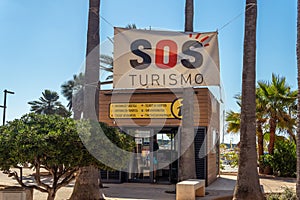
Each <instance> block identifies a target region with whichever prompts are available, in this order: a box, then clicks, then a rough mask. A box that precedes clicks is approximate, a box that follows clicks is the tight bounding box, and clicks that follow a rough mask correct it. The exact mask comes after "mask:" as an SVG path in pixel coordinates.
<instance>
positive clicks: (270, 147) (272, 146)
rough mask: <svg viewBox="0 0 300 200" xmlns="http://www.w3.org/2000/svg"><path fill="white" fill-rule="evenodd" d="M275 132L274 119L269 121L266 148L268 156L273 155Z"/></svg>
mask: <svg viewBox="0 0 300 200" xmlns="http://www.w3.org/2000/svg"><path fill="white" fill-rule="evenodd" d="M275 132H276V120H275V119H274V118H271V119H270V143H269V147H268V151H269V154H271V155H273V154H274V146H275Z"/></svg>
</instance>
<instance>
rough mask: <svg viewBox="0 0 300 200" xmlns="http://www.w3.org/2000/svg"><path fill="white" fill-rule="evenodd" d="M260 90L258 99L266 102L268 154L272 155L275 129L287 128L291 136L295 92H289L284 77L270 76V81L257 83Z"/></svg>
mask: <svg viewBox="0 0 300 200" xmlns="http://www.w3.org/2000/svg"><path fill="white" fill-rule="evenodd" d="M258 85H259V88H260V91H261V92H260V97H261V99H262V101H264V102H266V104H265V105H264V106H265V108H264V109H265V112H266V114H267V115H268V118H269V127H270V128H269V129H270V130H269V131H270V143H269V147H268V151H269V154H273V153H274V145H275V138H276V129H277V127H278V125H281V127H287V128H288V129H287V130H288V133H289V134H290V135H292V129H293V125H292V124H291V123H293V122H294V120H295V119H294V120H293V118H292V114H293V109H295V100H296V97H297V91H291V89H290V87H289V86H288V85H287V84H286V79H285V77H279V76H276V75H274V74H272V81H271V82H270V83H269V82H263V81H259V82H258Z"/></svg>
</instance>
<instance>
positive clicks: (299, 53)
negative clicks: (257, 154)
mask: <svg viewBox="0 0 300 200" xmlns="http://www.w3.org/2000/svg"><path fill="white" fill-rule="evenodd" d="M297 79H298V101H297V118H298V119H300V1H299V0H298V1H297ZM296 150H297V184H296V195H297V199H300V120H298V122H297V146H296Z"/></svg>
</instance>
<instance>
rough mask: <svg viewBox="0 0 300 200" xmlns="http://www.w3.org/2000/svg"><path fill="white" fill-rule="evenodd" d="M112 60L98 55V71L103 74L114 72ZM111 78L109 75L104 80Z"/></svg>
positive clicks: (111, 75)
mask: <svg viewBox="0 0 300 200" xmlns="http://www.w3.org/2000/svg"><path fill="white" fill-rule="evenodd" d="M113 66H114V59H113V57H111V56H109V55H103V54H101V55H100V70H102V71H103V72H108V73H113V72H114V68H113ZM112 78H113V74H110V75H108V76H107V77H106V80H110V79H112Z"/></svg>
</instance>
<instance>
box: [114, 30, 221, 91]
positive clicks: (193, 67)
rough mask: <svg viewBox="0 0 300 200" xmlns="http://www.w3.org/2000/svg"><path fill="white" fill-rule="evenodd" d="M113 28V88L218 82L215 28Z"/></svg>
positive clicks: (170, 86)
mask: <svg viewBox="0 0 300 200" xmlns="http://www.w3.org/2000/svg"><path fill="white" fill-rule="evenodd" d="M114 31H115V37H114V67H113V69H114V80H113V87H114V88H119V89H123V88H181V87H194V86H211V85H219V84H220V67H219V50H218V37H217V36H218V34H217V32H209V33H183V32H172V31H152V30H139V29H124V28H115V29H114Z"/></svg>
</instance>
